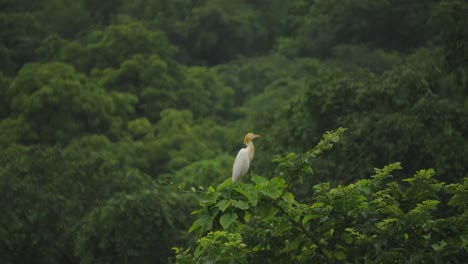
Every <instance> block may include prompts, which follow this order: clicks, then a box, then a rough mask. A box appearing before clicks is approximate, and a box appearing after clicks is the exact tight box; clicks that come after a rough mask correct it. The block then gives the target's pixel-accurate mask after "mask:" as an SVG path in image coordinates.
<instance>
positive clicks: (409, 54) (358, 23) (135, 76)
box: [0, 0, 468, 263]
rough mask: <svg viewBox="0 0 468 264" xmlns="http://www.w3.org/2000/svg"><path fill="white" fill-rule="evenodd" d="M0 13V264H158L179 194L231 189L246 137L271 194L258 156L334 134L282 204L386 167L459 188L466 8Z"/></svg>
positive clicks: (220, 7)
mask: <svg viewBox="0 0 468 264" xmlns="http://www.w3.org/2000/svg"><path fill="white" fill-rule="evenodd" d="M0 7H1V8H0V29H1V30H0V193H1V196H2V197H1V199H0V202H1V203H2V208H4V213H3V214H2V216H0V223H1V224H0V238H1V239H0V241H1V243H2V245H1V247H0V250H1V252H0V262H2V263H20V262H35V263H79V262H84V263H116V262H120V261H122V262H125V261H127V262H142V263H149V262H157V263H166V262H172V261H174V256H173V255H172V254H171V251H170V248H171V247H172V246H174V245H175V244H178V243H184V241H187V240H188V239H189V238H188V235H187V234H186V232H185V231H186V230H187V229H188V227H189V226H190V225H191V223H192V222H193V220H194V219H193V218H192V217H191V216H190V212H191V211H192V210H193V209H194V208H196V206H197V204H198V200H197V199H198V198H199V196H198V195H196V193H194V192H193V191H190V189H192V187H193V190H195V191H196V192H203V191H205V190H206V188H207V187H208V186H210V185H212V186H216V185H218V184H219V183H221V182H223V181H224V180H225V179H227V178H229V177H230V174H231V166H232V162H233V160H234V157H235V155H236V154H237V151H238V150H239V149H240V148H241V147H243V144H242V137H243V135H244V134H245V133H246V132H255V133H258V134H260V135H262V138H261V139H260V140H259V141H258V144H256V156H255V159H254V161H253V163H252V165H251V172H252V173H254V174H260V175H262V176H264V177H267V178H271V177H274V176H277V174H278V173H279V172H278V171H277V170H276V169H274V168H273V167H272V165H271V160H272V158H273V156H274V155H276V154H286V153H289V152H291V151H293V152H296V153H303V152H305V151H307V150H309V149H310V148H311V147H313V146H314V145H315V144H316V143H317V141H318V140H319V138H320V136H321V135H322V134H323V133H324V132H325V131H327V130H331V129H335V128H337V127H340V126H341V127H347V128H349V130H348V132H347V133H346V134H345V135H344V136H343V138H342V140H341V143H340V144H339V145H337V146H336V148H335V149H334V151H333V152H330V153H327V154H325V155H323V156H321V157H319V158H318V159H316V160H314V161H313V164H312V167H313V169H314V171H315V174H314V176H313V177H305V178H304V185H303V186H300V187H297V188H299V189H298V190H297V191H298V192H297V193H296V195H299V197H296V198H301V197H302V198H305V197H308V195H310V194H311V191H312V189H311V186H312V185H313V184H317V183H319V182H330V183H331V184H332V185H337V184H347V183H350V182H354V181H355V180H357V179H361V178H365V177H367V176H368V175H371V174H372V172H373V171H374V170H373V168H374V167H382V166H384V165H386V164H388V163H391V162H397V161H399V162H401V163H402V166H403V168H404V169H403V170H399V171H397V172H395V173H394V174H393V177H394V179H395V180H400V179H402V178H403V177H405V175H406V176H407V175H411V174H412V173H414V172H415V171H418V170H420V169H423V168H434V170H435V174H434V178H435V179H437V180H438V181H441V182H447V183H455V182H461V181H462V180H463V178H465V177H467V164H468V140H467V137H466V135H468V120H467V118H468V97H467V91H468V89H467V87H468V66H467V65H468V16H466V15H465V14H466V13H467V12H468V4H467V3H465V2H464V1H460V0H439V1H437V0H431V1H410V2H409V1H397V0H392V1H367V0H352V1H345V2H343V1H321V0H316V1H305V0H291V1H279V0H275V1H265V0H256V1H234V0H233V1H230V0H229V1H222V0H197V1H188V0H173V1H169V0H138V1H120V0H109V1H100V2H96V1H88V0H71V1H65V0H40V1H28V0H21V1H11V0H5V1H1V3H0ZM248 178H249V177H247V179H246V181H249V180H248ZM187 190H189V191H187Z"/></svg>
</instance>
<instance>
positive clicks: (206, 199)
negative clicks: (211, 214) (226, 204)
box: [200, 192, 221, 205]
mask: <svg viewBox="0 0 468 264" xmlns="http://www.w3.org/2000/svg"><path fill="white" fill-rule="evenodd" d="M220 195H221V194H220V193H219V192H209V193H207V194H206V195H205V196H203V197H202V198H201V199H200V202H201V203H202V204H205V205H210V204H214V203H216V201H217V200H218V197H219V196H220Z"/></svg>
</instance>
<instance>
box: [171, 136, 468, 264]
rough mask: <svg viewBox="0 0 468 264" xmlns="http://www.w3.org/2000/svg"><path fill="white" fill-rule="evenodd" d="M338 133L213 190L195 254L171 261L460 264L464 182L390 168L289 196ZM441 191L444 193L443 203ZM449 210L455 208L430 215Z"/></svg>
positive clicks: (205, 200) (202, 212)
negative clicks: (306, 198)
mask: <svg viewBox="0 0 468 264" xmlns="http://www.w3.org/2000/svg"><path fill="white" fill-rule="evenodd" d="M343 131H344V129H338V130H337V131H336V132H328V133H326V134H325V135H324V138H323V139H322V140H321V141H320V142H319V143H318V144H317V145H316V146H315V147H314V148H313V149H312V150H310V151H308V152H306V153H304V154H302V155H296V154H294V153H290V154H288V155H287V156H278V157H276V158H275V160H274V161H275V162H276V163H278V166H279V168H280V173H279V175H278V176H277V177H273V178H271V179H267V178H264V177H261V176H257V175H254V176H253V177H252V179H251V180H252V183H238V184H235V185H231V183H230V180H226V181H225V182H224V183H222V184H220V185H218V187H217V188H216V189H215V188H213V187H210V188H209V189H208V190H207V192H206V193H205V195H204V196H203V197H202V198H201V200H200V209H199V210H196V211H194V212H193V214H195V215H197V216H198V219H197V220H196V221H195V222H194V223H193V225H192V227H191V228H190V231H192V232H196V233H197V234H198V237H199V239H198V240H197V248H196V249H195V251H194V252H193V253H192V254H193V255H192V254H190V252H189V251H186V250H183V249H181V248H175V250H176V253H177V254H178V256H177V261H178V263H206V262H211V261H214V262H216V263H232V262H236V263H252V262H262V263H291V262H292V263H310V262H322V263H334V262H351V263H353V262H365V263H376V262H385V263H386V262H405V261H407V262H411V263H412V262H451V263H462V262H463V261H464V259H465V258H466V256H467V255H468V251H467V249H468V248H467V243H466V242H467V240H466V238H467V237H466V236H467V234H468V233H467V232H468V229H467V228H466V226H467V225H466V224H467V218H466V208H465V207H466V206H465V205H466V202H462V199H463V198H462V197H463V195H464V194H465V193H466V183H467V179H465V181H464V184H459V185H453V184H452V185H450V184H449V185H446V184H444V183H441V182H438V181H437V180H435V179H434V178H433V175H434V170H432V169H428V170H420V171H418V172H417V173H416V174H415V175H414V176H413V177H410V178H406V179H404V180H403V181H402V182H396V181H392V179H391V178H392V176H391V173H392V171H394V170H398V169H401V165H400V163H393V164H390V165H387V166H385V167H383V168H382V169H375V174H374V175H373V176H372V177H371V178H370V179H361V180H358V181H356V182H354V183H352V184H348V185H339V186H336V187H332V186H330V184H329V183H326V182H322V183H320V184H317V185H315V186H313V194H312V199H311V201H310V202H309V203H304V202H301V201H299V200H296V198H295V194H294V192H293V189H292V186H293V185H294V184H298V183H301V182H302V180H303V178H304V177H313V170H312V169H311V167H310V165H309V159H311V158H312V159H313V158H315V157H317V156H318V155H320V154H321V153H322V152H324V151H326V150H327V149H329V148H331V147H332V145H333V144H334V143H335V142H338V140H339V138H340V137H341V135H342V133H343ZM405 183H406V184H405ZM404 184H405V185H404ZM441 195H450V196H451V197H450V198H449V201H448V203H445V204H444V203H441V201H440V200H439V196H441ZM460 195H461V196H460ZM447 206H451V207H454V208H455V209H456V211H454V212H453V213H452V214H450V215H446V216H445V217H440V218H439V217H436V215H437V212H438V211H439V210H444V209H446V208H447Z"/></svg>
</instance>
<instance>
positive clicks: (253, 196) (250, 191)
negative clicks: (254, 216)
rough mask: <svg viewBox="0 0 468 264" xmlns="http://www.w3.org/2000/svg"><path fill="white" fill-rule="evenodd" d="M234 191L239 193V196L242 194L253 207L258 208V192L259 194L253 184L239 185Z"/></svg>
mask: <svg viewBox="0 0 468 264" xmlns="http://www.w3.org/2000/svg"><path fill="white" fill-rule="evenodd" d="M234 190H235V191H236V192H238V193H239V194H241V195H242V196H244V197H245V198H246V199H247V201H249V203H250V204H251V205H252V206H257V202H258V192H257V190H256V189H255V187H254V186H253V185H251V184H244V185H239V184H237V185H236V187H235V188H234Z"/></svg>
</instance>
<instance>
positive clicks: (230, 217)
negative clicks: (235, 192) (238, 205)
mask: <svg viewBox="0 0 468 264" xmlns="http://www.w3.org/2000/svg"><path fill="white" fill-rule="evenodd" d="M236 219H237V214H235V213H228V214H223V215H222V216H221V218H220V219H219V223H220V224H221V226H222V227H223V228H224V229H228V227H229V226H230V225H231V224H232V223H234V221H235V220H236Z"/></svg>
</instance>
